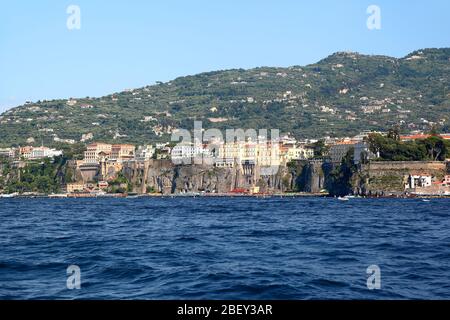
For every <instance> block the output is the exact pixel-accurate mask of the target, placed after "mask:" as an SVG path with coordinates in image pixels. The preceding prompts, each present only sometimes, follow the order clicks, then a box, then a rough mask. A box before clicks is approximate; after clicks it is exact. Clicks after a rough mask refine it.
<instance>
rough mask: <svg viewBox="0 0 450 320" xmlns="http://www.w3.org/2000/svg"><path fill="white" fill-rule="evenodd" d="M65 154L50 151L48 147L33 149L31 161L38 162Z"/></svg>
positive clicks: (54, 150) (53, 150)
mask: <svg viewBox="0 0 450 320" xmlns="http://www.w3.org/2000/svg"><path fill="white" fill-rule="evenodd" d="M62 154H63V152H62V151H61V150H56V149H50V148H47V147H38V148H33V149H32V150H31V153H30V157H29V159H30V160H38V159H45V158H54V157H59V156H62Z"/></svg>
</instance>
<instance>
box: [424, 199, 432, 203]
mask: <svg viewBox="0 0 450 320" xmlns="http://www.w3.org/2000/svg"><path fill="white" fill-rule="evenodd" d="M422 201H423V202H430V201H431V200H428V199H422Z"/></svg>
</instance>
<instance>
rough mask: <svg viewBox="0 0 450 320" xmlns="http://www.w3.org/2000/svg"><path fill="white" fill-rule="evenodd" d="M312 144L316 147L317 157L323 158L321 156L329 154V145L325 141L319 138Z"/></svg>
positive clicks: (315, 153) (315, 154)
mask: <svg viewBox="0 0 450 320" xmlns="http://www.w3.org/2000/svg"><path fill="white" fill-rule="evenodd" d="M312 146H313V149H314V156H315V157H318V158H321V157H325V156H326V155H327V154H328V147H327V146H326V145H325V141H323V140H319V141H317V142H316V143H314V144H313V145H312Z"/></svg>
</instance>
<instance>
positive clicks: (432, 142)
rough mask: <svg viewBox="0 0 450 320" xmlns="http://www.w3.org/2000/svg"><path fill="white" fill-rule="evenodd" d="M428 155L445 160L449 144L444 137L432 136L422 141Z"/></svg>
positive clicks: (431, 157)
mask: <svg viewBox="0 0 450 320" xmlns="http://www.w3.org/2000/svg"><path fill="white" fill-rule="evenodd" d="M422 143H423V145H424V146H425V148H426V150H427V153H428V156H429V158H430V159H431V160H434V161H444V160H445V156H446V154H447V146H446V144H445V141H444V139H442V138H441V137H438V136H431V137H428V138H426V139H425V140H423V141H422Z"/></svg>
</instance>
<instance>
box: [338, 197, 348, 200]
mask: <svg viewBox="0 0 450 320" xmlns="http://www.w3.org/2000/svg"><path fill="white" fill-rule="evenodd" d="M338 200H340V201H348V200H349V198H348V197H339V198H338Z"/></svg>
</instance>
